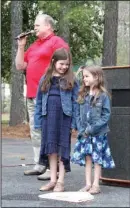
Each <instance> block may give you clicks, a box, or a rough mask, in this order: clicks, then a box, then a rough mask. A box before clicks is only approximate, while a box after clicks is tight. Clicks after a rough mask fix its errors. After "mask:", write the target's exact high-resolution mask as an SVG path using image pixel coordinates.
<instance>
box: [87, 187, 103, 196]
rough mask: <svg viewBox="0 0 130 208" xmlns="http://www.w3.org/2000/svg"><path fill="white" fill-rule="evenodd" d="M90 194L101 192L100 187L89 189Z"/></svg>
mask: <svg viewBox="0 0 130 208" xmlns="http://www.w3.org/2000/svg"><path fill="white" fill-rule="evenodd" d="M88 192H89V193H90V194H93V195H94V194H99V193H100V192H101V190H100V187H99V186H94V185H93V186H92V187H91V188H90V190H89V191H88Z"/></svg>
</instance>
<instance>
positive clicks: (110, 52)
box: [102, 1, 118, 66]
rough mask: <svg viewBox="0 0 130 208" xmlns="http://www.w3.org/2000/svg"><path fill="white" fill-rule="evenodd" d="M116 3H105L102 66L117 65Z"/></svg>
mask: <svg viewBox="0 0 130 208" xmlns="http://www.w3.org/2000/svg"><path fill="white" fill-rule="evenodd" d="M117 32H118V1H105V22H104V37H103V58H102V65H103V66H112V65H116V63H117Z"/></svg>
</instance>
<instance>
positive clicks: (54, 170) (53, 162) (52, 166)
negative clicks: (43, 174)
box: [49, 153, 57, 182]
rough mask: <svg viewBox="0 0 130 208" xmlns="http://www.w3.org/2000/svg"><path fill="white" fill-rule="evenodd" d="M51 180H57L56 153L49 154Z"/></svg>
mask: <svg viewBox="0 0 130 208" xmlns="http://www.w3.org/2000/svg"><path fill="white" fill-rule="evenodd" d="M49 163H50V172H51V182H56V181H57V154H55V153H54V154H51V155H49Z"/></svg>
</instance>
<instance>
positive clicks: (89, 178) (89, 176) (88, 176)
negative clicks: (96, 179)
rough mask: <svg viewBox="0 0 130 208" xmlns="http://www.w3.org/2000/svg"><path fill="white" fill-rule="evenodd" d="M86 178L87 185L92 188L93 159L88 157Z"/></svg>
mask: <svg viewBox="0 0 130 208" xmlns="http://www.w3.org/2000/svg"><path fill="white" fill-rule="evenodd" d="M85 176H86V185H87V186H91V183H92V159H91V157H90V156H86V167H85Z"/></svg>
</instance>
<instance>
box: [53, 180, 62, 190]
mask: <svg viewBox="0 0 130 208" xmlns="http://www.w3.org/2000/svg"><path fill="white" fill-rule="evenodd" d="M64 190H65V188H64V184H63V183H61V182H57V184H56V185H55V188H54V189H53V191H54V192H63V191H64Z"/></svg>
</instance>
